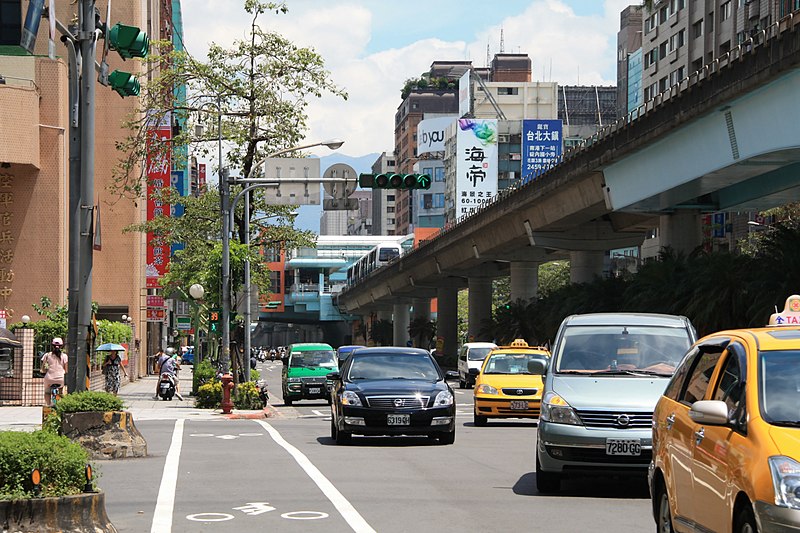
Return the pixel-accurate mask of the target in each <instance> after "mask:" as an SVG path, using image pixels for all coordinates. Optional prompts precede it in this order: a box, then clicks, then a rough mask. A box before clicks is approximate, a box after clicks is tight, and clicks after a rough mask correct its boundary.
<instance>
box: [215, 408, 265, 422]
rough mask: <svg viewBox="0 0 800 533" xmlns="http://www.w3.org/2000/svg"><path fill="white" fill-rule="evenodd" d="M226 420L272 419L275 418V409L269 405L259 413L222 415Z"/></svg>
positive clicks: (243, 412) (246, 412) (248, 412)
mask: <svg viewBox="0 0 800 533" xmlns="http://www.w3.org/2000/svg"><path fill="white" fill-rule="evenodd" d="M222 416H224V417H225V418H227V419H228V420H258V419H261V418H272V417H274V416H275V409H274V407H272V406H271V405H267V407H265V408H264V409H262V410H261V411H240V412H238V413H236V412H234V413H230V414H227V415H226V414H223V415H222Z"/></svg>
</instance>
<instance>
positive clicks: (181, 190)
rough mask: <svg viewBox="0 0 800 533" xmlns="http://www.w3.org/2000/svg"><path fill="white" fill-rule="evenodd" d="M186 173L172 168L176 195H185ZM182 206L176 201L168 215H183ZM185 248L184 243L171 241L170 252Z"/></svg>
mask: <svg viewBox="0 0 800 533" xmlns="http://www.w3.org/2000/svg"><path fill="white" fill-rule="evenodd" d="M185 173H186V171H185V170H173V171H172V174H171V176H172V186H173V187H175V189H176V190H177V191H178V195H180V196H187V192H186V190H185V185H186V180H185V179H184V174H185ZM183 211H184V207H183V204H181V203H177V204H175V205H173V206H172V209H171V213H170V216H172V217H182V216H183ZM184 248H186V244H185V243H182V242H173V243H172V254H171V255H175V252H177V251H178V250H183V249H184Z"/></svg>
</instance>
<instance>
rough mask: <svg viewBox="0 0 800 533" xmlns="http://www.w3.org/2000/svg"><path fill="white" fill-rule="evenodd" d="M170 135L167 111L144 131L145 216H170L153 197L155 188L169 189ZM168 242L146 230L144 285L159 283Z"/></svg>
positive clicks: (164, 206) (167, 263)
mask: <svg viewBox="0 0 800 533" xmlns="http://www.w3.org/2000/svg"><path fill="white" fill-rule="evenodd" d="M171 138H172V127H171V126H170V119H169V115H167V116H166V117H165V118H164V120H162V122H161V124H158V125H157V126H156V127H152V128H151V129H150V131H149V132H148V135H147V144H148V148H147V220H148V221H150V220H153V219H155V218H156V217H159V216H165V217H168V216H170V206H169V204H164V203H163V202H161V201H160V200H157V199H156V198H154V195H155V193H156V191H161V190H165V189H168V188H169V186H170V179H171V175H170V161H171V159H172V157H171V156H172V150H171V149H170V146H169V140H170V139H171ZM169 256H170V244H169V243H166V242H158V241H156V242H154V235H153V234H152V232H150V233H148V234H147V267H146V268H145V272H146V274H145V275H146V278H147V279H146V287H147V288H148V289H154V288H158V287H160V286H161V278H162V277H163V276H164V274H165V273H166V271H167V267H168V265H169Z"/></svg>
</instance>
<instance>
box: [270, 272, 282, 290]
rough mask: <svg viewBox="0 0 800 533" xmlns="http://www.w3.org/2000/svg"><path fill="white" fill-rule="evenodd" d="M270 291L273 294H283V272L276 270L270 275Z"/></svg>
mask: <svg viewBox="0 0 800 533" xmlns="http://www.w3.org/2000/svg"><path fill="white" fill-rule="evenodd" d="M269 290H270V292H272V293H280V292H283V290H282V286H281V271H280V270H275V271H272V272H270V273H269Z"/></svg>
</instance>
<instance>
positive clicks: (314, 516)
mask: <svg viewBox="0 0 800 533" xmlns="http://www.w3.org/2000/svg"><path fill="white" fill-rule="evenodd" d="M281 518H288V519H289V520H319V519H321V518H328V513H321V512H319V511H294V512H291V513H283V514H282V515H281Z"/></svg>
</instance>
